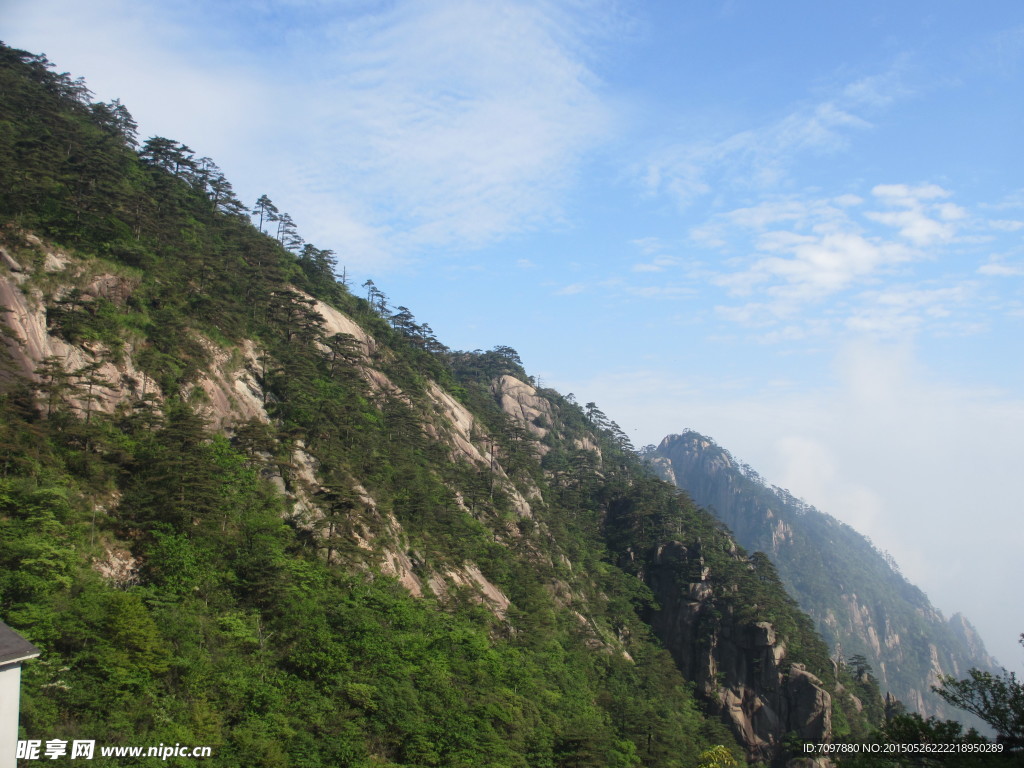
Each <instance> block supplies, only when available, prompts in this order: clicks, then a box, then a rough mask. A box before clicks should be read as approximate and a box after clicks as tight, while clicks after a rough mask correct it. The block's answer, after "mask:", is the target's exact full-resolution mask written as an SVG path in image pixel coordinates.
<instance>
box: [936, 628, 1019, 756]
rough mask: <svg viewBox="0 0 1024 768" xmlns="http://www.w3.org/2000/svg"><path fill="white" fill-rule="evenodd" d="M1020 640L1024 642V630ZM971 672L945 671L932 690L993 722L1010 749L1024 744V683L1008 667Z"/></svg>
mask: <svg viewBox="0 0 1024 768" xmlns="http://www.w3.org/2000/svg"><path fill="white" fill-rule="evenodd" d="M1020 642H1021V644H1024V634H1022V635H1021V637H1020ZM969 674H970V677H968V678H967V679H965V680H957V679H956V678H954V677H953V676H952V675H945V676H943V677H942V678H941V679H940V684H939V685H938V686H933V690H934V691H935V692H936V693H937V694H938V695H939V696H941V697H942V698H943V699H945V700H946V701H947V702H949V703H950V704H952V705H953V706H954V707H957V708H959V709H963V710H965V711H967V712H970V713H972V714H975V715H977V716H978V717H980V718H981V719H982V720H984V721H985V722H986V723H988V724H989V725H991V726H992V727H993V728H994V729H995V731H996V733H997V734H998V740H999V741H1000V742H1001V743H1003V744H1006V745H1007V746H1008V747H1009V748H1010V749H1022V748H1024V684H1022V683H1020V682H1019V681H1018V680H1017V675H1016V674H1015V673H1014V672H1007V671H1006V670H1005V669H1004V670H1003V673H1002V674H1001V675H993V674H992V673H990V672H983V671H981V670H980V669H972V670H971V671H970V673H969Z"/></svg>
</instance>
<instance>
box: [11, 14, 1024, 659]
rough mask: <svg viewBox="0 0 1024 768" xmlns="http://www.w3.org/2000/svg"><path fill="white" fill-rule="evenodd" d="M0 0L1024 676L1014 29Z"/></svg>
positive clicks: (174, 127)
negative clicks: (890, 558) (746, 469)
mask: <svg viewBox="0 0 1024 768" xmlns="http://www.w3.org/2000/svg"><path fill="white" fill-rule="evenodd" d="M169 8H170V6H168V5H167V4H166V3H158V2H155V0H92V1H91V2H89V3H72V2H69V1H68V0H34V1H33V2H27V1H25V0H0V9H2V16H0V18H3V21H2V22H0V29H2V32H0V38H2V39H4V40H5V41H6V42H8V43H9V44H12V45H15V46H18V47H22V48H26V49H29V50H32V51H36V52H45V53H46V54H47V55H48V56H49V57H50V58H51V59H52V60H53V61H54V62H56V64H57V66H58V68H60V69H61V70H68V71H71V72H72V73H73V74H75V75H83V76H84V77H85V78H86V80H87V81H88V83H89V85H90V86H91V87H92V89H93V90H94V91H95V92H96V94H97V97H98V98H101V99H111V98H114V97H120V98H121V99H122V100H123V101H124V102H125V103H126V105H127V106H128V107H129V109H130V110H131V111H132V113H133V114H134V115H135V117H136V119H137V120H138V122H139V124H140V131H141V132H142V133H143V134H144V135H152V134H160V135H165V136H169V137H171V138H175V139H177V140H180V141H183V142H185V143H186V144H188V145H189V146H191V147H192V148H194V149H195V150H196V151H197V153H198V154H201V155H209V156H211V157H213V158H214V159H215V160H216V161H217V162H218V163H219V164H220V166H221V167H222V168H223V169H224V171H225V172H226V174H227V175H228V177H229V178H230V179H231V180H232V182H233V183H234V185H235V188H236V190H237V191H238V192H239V194H240V196H241V197H242V198H243V199H244V200H255V198H256V197H257V196H258V195H260V194H262V193H267V194H268V195H269V196H270V197H271V198H272V199H273V200H274V202H275V203H276V204H277V205H278V206H279V207H280V208H281V209H282V210H284V211H288V212H289V213H291V214H292V216H293V217H294V219H295V221H296V222H297V223H298V226H299V230H300V233H301V234H302V235H303V236H304V237H305V238H306V239H307V240H309V241H311V242H313V243H315V244H317V245H318V246H320V247H326V248H332V249H333V250H335V251H336V252H337V254H338V255H339V258H340V260H341V263H342V264H344V265H345V266H346V267H347V270H348V273H349V276H350V277H351V278H352V280H353V281H354V283H355V284H356V286H358V284H360V283H362V282H363V280H365V279H366V278H367V277H372V278H373V279H374V281H375V282H376V284H377V285H378V287H380V288H381V289H383V290H384V292H385V293H386V294H387V295H388V296H389V297H390V299H391V301H392V302H393V303H394V304H403V305H406V306H408V307H410V308H411V309H412V310H413V312H414V313H415V314H416V316H417V318H418V319H419V320H420V321H421V322H429V323H430V324H431V326H432V327H433V328H434V330H435V331H436V332H437V334H438V336H439V338H440V339H441V340H442V341H444V342H445V343H447V344H449V345H450V346H452V347H454V348H461V349H475V348H484V349H486V348H490V347H493V346H495V345H498V344H506V345H509V346H513V347H515V348H516V349H518V350H519V352H520V354H521V355H522V357H523V359H524V361H525V363H526V365H527V367H528V369H529V370H531V371H532V372H534V373H535V374H536V375H537V376H538V377H539V378H540V379H541V382H542V383H543V384H544V385H546V386H554V387H556V388H558V389H559V390H561V391H563V392H570V391H571V392H574V393H575V394H576V396H577V398H578V399H579V400H580V401H581V402H587V401H590V400H594V401H596V402H597V403H598V404H599V405H600V406H601V407H602V409H603V410H604V411H605V412H606V413H607V414H608V415H609V416H610V417H611V418H612V419H614V420H615V421H617V422H618V423H619V424H620V426H621V427H622V428H623V429H624V430H625V431H626V432H627V434H629V435H630V436H631V437H632V438H633V440H634V442H635V443H636V444H637V445H638V446H639V445H643V444H646V443H650V442H658V441H659V440H660V439H661V438H662V437H663V436H664V435H666V434H668V433H672V432H678V431H680V430H682V429H683V428H686V427H692V428H694V429H697V430H699V431H701V432H703V433H705V434H708V435H710V436H712V437H714V438H715V439H716V440H718V442H719V443H721V444H722V445H724V446H725V447H727V448H729V449H730V450H731V451H732V452H733V453H734V454H735V455H736V456H737V457H739V458H741V459H743V460H745V461H747V462H748V463H750V464H752V465H753V466H754V467H755V468H757V469H758V470H759V471H760V472H761V474H762V475H764V476H765V477H767V478H768V479H770V480H771V481H773V482H775V483H777V484H779V485H782V486H784V487H788V488H789V489H790V490H791V491H792V492H793V493H795V494H796V495H798V496H802V497H804V498H806V499H807V500H808V501H810V502H812V503H814V504H816V505H817V506H819V507H820V508H821V509H823V510H825V511H827V512H830V513H831V514H834V515H836V516H837V517H840V518H841V519H843V520H845V521H847V522H849V523H851V524H852V525H854V526H855V527H857V528H859V529H860V530H862V531H864V532H865V533H867V534H869V535H870V536H871V537H872V539H873V540H874V541H875V542H876V544H877V545H878V546H880V547H881V548H883V549H886V550H888V551H890V552H891V553H892V554H893V555H894V556H895V557H896V558H897V560H898V561H899V562H900V563H901V565H902V566H903V570H904V572H905V573H906V574H907V575H908V576H910V577H911V578H912V579H913V580H915V581H916V582H917V583H918V584H919V585H920V586H922V587H923V588H924V589H925V590H926V591H927V592H928V593H929V595H930V596H931V597H932V599H933V601H934V602H935V603H936V604H937V605H938V606H940V607H941V608H942V609H943V610H944V611H945V612H946V613H947V615H948V614H949V613H951V612H953V611H957V610H960V611H964V612H965V613H966V614H967V615H968V617H969V618H970V619H971V620H972V621H974V622H975V623H976V624H977V625H978V626H979V628H980V629H981V631H982V633H983V636H984V638H985V640H986V642H987V643H988V645H989V648H990V650H992V651H993V652H994V653H996V655H997V656H998V657H999V658H1000V660H1001V661H1002V662H1003V663H1004V664H1007V665H1010V666H1012V667H1016V668H1021V663H1020V662H1021V661H1024V652H1022V651H1021V649H1020V648H1019V646H1017V644H1016V638H1017V636H1018V634H1019V633H1020V632H1021V631H1024V610H1022V606H1024V602H1022V600H1021V599H1020V596H1019V591H1018V589H1019V584H1021V583H1024V565H1022V563H1024V559H1022V557H1021V552H1022V551H1024V526H1022V525H1021V524H1020V520H1019V517H1020V515H1019V512H1020V506H1021V502H1022V499H1024V480H1022V479H1021V476H1022V475H1024V473H1021V472H1020V470H1019V467H1018V465H1019V464H1020V463H1021V459H1022V457H1024V437H1022V435H1024V365H1022V358H1024V356H1022V354H1021V352H1022V344H1021V338H1022V333H1021V331H1022V323H1024V293H1022V288H1024V248H1022V235H1024V176H1022V173H1021V171H1022V168H1024V163H1022V152H1021V147H1022V142H1021V136H1022V135H1024V132H1022V128H1024V98H1022V95H1024V5H1022V4H1021V3H1019V2H1016V0H1005V1H1003V2H1000V1H998V0H991V1H990V2H986V3H984V4H980V5H979V4H976V3H975V4H970V3H967V2H942V1H935V0H932V1H930V2H904V3H891V2H874V1H872V0H865V1H864V2H859V3H821V2H778V3H764V2H760V1H756V0H733V1H731V2H711V1H710V0H707V1H706V2H689V3H679V2H627V1H626V0H621V1H619V2H612V1H609V2H601V1H600V0H593V2H573V1H571V0H567V1H566V2H557V1H555V0H551V1H549V2H547V1H544V0H537V1H535V2H511V1H510V0H505V1H503V2H487V1H486V0H473V1H470V0H462V1H459V0H432V1H431V2H406V1H395V2H372V1H370V0H365V1H362V0H350V1H349V2H328V1H327V0H264V1H263V2H240V1H238V2H232V1H231V0H226V1H224V2H218V3H206V2H196V1H195V0H182V2H178V3H175V4H174V6H173V12H171V11H170V10H169Z"/></svg>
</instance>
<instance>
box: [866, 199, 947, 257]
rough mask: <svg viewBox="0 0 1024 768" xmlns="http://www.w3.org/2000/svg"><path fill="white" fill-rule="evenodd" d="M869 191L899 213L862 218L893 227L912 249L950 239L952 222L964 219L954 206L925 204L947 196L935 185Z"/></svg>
mask: <svg viewBox="0 0 1024 768" xmlns="http://www.w3.org/2000/svg"><path fill="white" fill-rule="evenodd" d="M871 192H872V194H874V195H875V197H877V198H878V199H879V200H880V201H881V202H883V203H885V204H888V205H890V206H895V207H898V208H901V209H902V210H898V211H882V212H879V211H871V212H868V213H865V214H864V215H865V216H866V217H867V218H868V219H871V220H872V221H877V222H879V223H880V224H885V225H887V226H890V227H895V228H896V229H898V230H899V233H900V235H901V236H902V237H904V238H905V239H907V240H909V241H910V242H911V243H913V244H914V245H916V246H922V247H923V246H926V245H931V244H932V243H935V242H948V241H950V240H952V239H953V236H954V235H955V234H956V226H955V224H954V222H957V221H960V220H962V219H964V218H966V216H967V213H966V211H965V210H964V209H963V208H961V207H960V206H958V205H954V204H952V203H935V202H929V201H933V200H936V199H943V198H946V197H949V195H950V193H949V192H948V191H947V190H945V189H943V188H942V187H939V186H937V185H935V184H924V185H921V186H917V187H910V186H907V185H905V184H880V185H878V186H876V187H875V188H874V189H872V190H871ZM929 214H931V215H929Z"/></svg>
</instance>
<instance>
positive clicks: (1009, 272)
mask: <svg viewBox="0 0 1024 768" xmlns="http://www.w3.org/2000/svg"><path fill="white" fill-rule="evenodd" d="M978 273H979V274H982V275H987V276H989V277H1024V264H1020V263H1007V262H1006V261H1004V260H1002V259H998V258H992V259H990V260H989V261H988V263H987V264H982V265H981V266H980V267H978Z"/></svg>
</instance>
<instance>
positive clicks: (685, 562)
mask: <svg viewBox="0 0 1024 768" xmlns="http://www.w3.org/2000/svg"><path fill="white" fill-rule="evenodd" d="M649 562H650V563H651V565H650V566H649V567H648V568H647V570H646V571H645V573H644V580H645V581H646V582H647V584H648V586H649V587H650V588H651V590H652V592H653V593H654V597H655V600H656V602H657V605H658V606H659V609H658V610H656V611H651V612H650V615H649V616H648V617H647V619H648V621H649V622H650V624H651V626H652V627H653V628H654V631H655V633H656V634H657V635H658V637H659V638H660V639H661V640H662V642H663V643H664V644H665V646H666V647H667V648H668V650H669V652H670V653H671V654H672V656H673V658H674V659H675V662H676V664H677V665H678V666H679V668H680V669H681V670H682V671H683V674H684V676H685V677H686V678H687V679H689V680H692V681H693V682H694V683H695V684H696V686H697V689H698V690H699V691H700V692H701V693H702V694H703V696H704V698H705V699H706V700H707V701H708V702H709V703H710V709H711V710H712V712H714V713H715V714H717V715H718V716H720V717H721V718H722V719H723V720H724V721H725V722H727V723H728V724H729V725H730V726H731V727H732V729H733V732H734V733H735V734H736V736H737V738H739V740H740V741H741V743H743V744H744V746H746V748H747V751H748V756H749V757H750V758H751V759H752V760H762V761H766V762H771V761H773V760H774V759H775V758H776V757H777V755H778V754H779V751H780V748H781V746H782V742H783V740H784V739H785V737H786V736H787V734H789V733H791V732H792V733H795V734H796V735H797V736H798V737H799V738H801V739H805V740H807V741H815V742H823V741H829V740H830V739H831V736H832V714H831V712H832V699H831V696H830V695H829V693H828V692H827V691H826V690H825V689H824V687H823V686H822V683H821V681H820V680H819V679H818V678H817V677H815V676H814V675H812V674H811V673H810V672H808V671H807V670H806V669H805V668H804V667H803V666H802V665H800V664H790V663H787V660H786V647H785V644H784V643H782V642H781V640H780V639H779V638H777V637H776V634H775V630H774V628H773V627H772V625H771V624H770V623H769V622H766V621H760V622H748V621H743V620H740V619H739V618H738V617H736V616H734V615H733V614H732V612H731V610H729V609H728V608H727V607H725V606H723V605H722V604H716V601H715V587H713V586H712V584H711V583H710V582H709V581H708V580H707V578H708V572H707V569H706V568H702V567H699V566H700V565H702V559H701V558H700V553H699V552H695V551H692V550H690V549H688V548H687V547H685V546H684V545H683V544H681V543H679V542H671V543H668V544H665V545H662V546H660V547H659V548H658V549H657V551H656V552H655V553H654V555H653V557H652V558H650V560H649ZM695 565H696V566H698V567H697V568H696V569H695V567H694V566H695ZM698 571H699V573H700V575H701V578H700V580H699V581H696V582H683V581H681V579H682V577H683V576H684V574H687V573H694V572H698Z"/></svg>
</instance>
